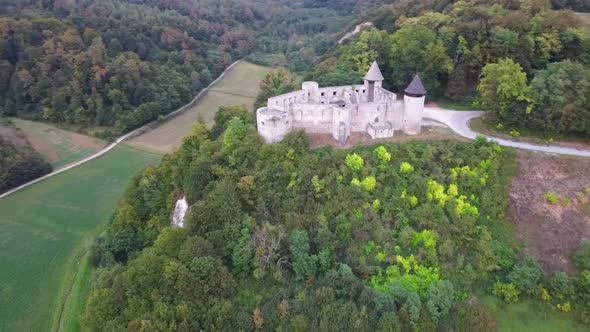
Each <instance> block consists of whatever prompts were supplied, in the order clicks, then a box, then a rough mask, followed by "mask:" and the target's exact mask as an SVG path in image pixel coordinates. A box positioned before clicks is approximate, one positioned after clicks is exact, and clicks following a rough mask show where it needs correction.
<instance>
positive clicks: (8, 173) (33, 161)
mask: <svg viewBox="0 0 590 332" xmlns="http://www.w3.org/2000/svg"><path fill="white" fill-rule="evenodd" d="M49 172H51V165H50V164H49V163H47V162H46V161H45V160H43V157H42V156H41V155H40V154H39V153H37V152H36V151H35V150H34V149H33V148H32V147H31V145H30V143H29V141H28V140H27V139H26V138H25V137H24V135H23V134H22V133H20V132H18V131H17V130H16V129H15V128H14V126H13V125H12V123H11V122H10V120H8V119H5V118H1V117H0V193H3V192H5V191H7V190H8V189H10V188H14V187H17V186H19V185H21V184H23V183H26V182H28V181H31V180H33V179H35V178H38V177H40V176H43V175H45V174H47V173H49Z"/></svg>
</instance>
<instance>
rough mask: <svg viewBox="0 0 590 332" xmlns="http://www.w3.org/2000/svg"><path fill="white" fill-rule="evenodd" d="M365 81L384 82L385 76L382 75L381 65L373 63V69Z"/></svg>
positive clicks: (370, 69)
mask: <svg viewBox="0 0 590 332" xmlns="http://www.w3.org/2000/svg"><path fill="white" fill-rule="evenodd" d="M365 80H367V81H383V74H381V70H380V69H379V65H378V64H377V61H373V64H372V65H371V68H369V71H368V72H367V74H366V75H365Z"/></svg>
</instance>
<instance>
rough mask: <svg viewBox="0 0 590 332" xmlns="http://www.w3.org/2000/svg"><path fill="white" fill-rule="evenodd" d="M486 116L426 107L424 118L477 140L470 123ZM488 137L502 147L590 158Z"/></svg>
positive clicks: (586, 152)
mask: <svg viewBox="0 0 590 332" xmlns="http://www.w3.org/2000/svg"><path fill="white" fill-rule="evenodd" d="M483 114H484V112H482V111H451V110H445V109H441V108H436V107H425V108H424V118H425V119H430V120H434V121H438V122H441V123H443V124H445V125H446V126H447V127H449V128H450V129H451V130H453V131H454V132H455V133H457V134H458V135H460V136H463V137H465V138H469V139H475V137H476V136H477V135H480V134H478V133H477V132H475V131H473V130H472V129H471V128H469V121H470V120H471V119H473V118H477V117H480V116H482V115H483ZM483 136H486V137H487V138H488V139H490V140H492V141H495V142H498V144H500V145H502V146H508V147H513V148H518V149H524V150H530V151H537V152H543V153H549V154H561V155H569V156H579V157H590V151H589V150H578V149H574V148H565V147H560V146H550V145H549V146H548V145H535V144H530V143H524V142H514V141H510V140H507V139H503V138H499V137H494V136H488V135H483Z"/></svg>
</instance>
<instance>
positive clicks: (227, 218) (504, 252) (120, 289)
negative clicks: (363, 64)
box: [82, 107, 590, 331]
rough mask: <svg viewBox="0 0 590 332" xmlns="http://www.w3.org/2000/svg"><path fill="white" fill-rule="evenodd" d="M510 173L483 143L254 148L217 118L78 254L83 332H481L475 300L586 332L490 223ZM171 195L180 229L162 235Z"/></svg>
mask: <svg viewBox="0 0 590 332" xmlns="http://www.w3.org/2000/svg"><path fill="white" fill-rule="evenodd" d="M513 162H514V160H513V156H512V154H511V152H509V151H503V150H502V149H500V147H499V146H498V145H496V144H491V143H489V142H486V141H485V139H477V140H476V141H475V142H474V143H473V144H465V143H458V142H453V141H449V142H438V143H409V144H398V145H384V146H376V147H375V146H374V147H358V148H355V149H354V150H353V151H343V150H332V149H330V148H324V149H319V150H310V149H309V148H308V141H307V137H306V136H305V134H303V133H302V132H298V133H292V134H290V135H288V136H287V137H286V138H285V140H284V141H283V142H282V143H278V144H273V145H266V144H263V142H262V140H261V138H260V137H259V136H258V134H257V132H256V130H255V128H254V119H253V117H252V115H251V113H248V112H245V110H241V109H240V108H235V107H229V108H223V109H221V110H220V111H219V112H218V113H217V116H216V123H215V126H214V127H213V128H212V129H211V131H209V130H207V128H206V127H205V126H204V125H201V124H197V125H196V126H195V127H194V128H193V130H192V132H191V133H190V134H189V135H188V136H187V137H186V138H185V139H184V142H183V145H182V147H181V148H180V149H179V151H178V152H176V153H174V154H173V155H170V156H167V157H166V158H165V159H164V160H163V162H162V163H161V165H160V166H159V167H150V168H146V169H145V170H144V171H143V172H141V173H140V174H138V175H137V176H136V177H135V178H134V179H133V181H132V182H131V184H130V186H129V188H128V189H127V192H126V194H125V196H124V197H123V199H122V201H121V204H120V206H119V209H118V211H117V213H116V214H115V215H114V217H113V219H112V222H111V224H110V225H109V227H108V229H107V232H106V234H105V235H103V236H102V237H101V238H99V239H98V240H97V242H96V243H95V245H94V246H93V248H92V250H91V260H92V263H93V264H94V266H96V267H98V269H97V270H96V271H97V272H96V275H95V277H94V278H93V280H94V283H93V289H92V291H91V293H90V296H89V299H88V302H87V304H86V308H85V312H84V314H83V317H82V322H83V326H84V328H85V329H87V330H89V331H96V330H119V329H130V330H136V329H149V330H180V331H185V330H186V331H193V330H268V331H271V330H273V331H274V330H277V329H279V330H289V331H309V330H326V331H332V330H333V331H343V330H351V329H354V330H359V331H375V330H381V331H396V330H408V331H409V330H422V331H432V330H436V329H440V330H465V331H476V330H477V331H480V330H481V331H494V330H496V329H497V327H498V325H497V322H496V320H495V318H494V317H493V316H492V315H491V314H490V313H489V312H487V311H486V310H485V308H484V307H483V306H482V305H481V304H480V303H479V301H478V300H477V295H476V294H480V293H481V292H482V291H483V292H492V291H493V292H494V293H495V294H497V295H498V296H500V297H502V298H504V299H506V300H507V301H518V298H519V296H520V297H525V296H526V297H530V298H538V297H537V296H540V294H545V297H544V299H545V301H547V302H548V303H550V304H552V305H556V304H559V305H560V308H561V307H563V306H565V307H563V308H567V310H569V311H572V312H575V314H576V316H577V317H579V318H581V319H583V320H585V321H586V322H588V317H590V316H588V315H589V312H590V311H589V308H590V302H588V299H589V298H590V283H589V282H590V279H587V278H586V279H585V277H584V278H579V279H577V278H573V277H569V276H567V275H563V274H559V275H558V276H557V277H555V278H554V279H547V278H545V277H544V276H543V275H542V273H541V270H540V269H539V268H538V266H537V265H536V263H535V262H534V261H532V260H529V259H522V258H519V257H520V255H519V251H518V249H517V246H516V244H515V243H514V242H513V240H511V239H512V236H511V233H510V230H508V229H507V228H506V227H507V226H505V224H504V221H503V218H504V211H505V210H506V186H507V185H508V183H509V178H508V174H507V173H506V172H507V169H510V167H507V164H510V163H513ZM182 196H186V198H187V200H188V202H189V205H190V208H189V212H188V213H187V216H186V218H185V221H184V224H185V228H175V227H170V226H169V225H170V219H171V213H172V209H173V205H174V202H175V200H176V199H178V198H180V197H182ZM584 257H585V256H584ZM584 257H580V260H581V261H583V260H584V259H585V258H584ZM581 268H584V267H583V266H581ZM588 275H590V272H588V271H587V272H584V276H588ZM494 284H495V285H496V286H493V285H494ZM572 294H575V296H572ZM565 303H568V304H567V305H566V304H565ZM559 310H562V309H559ZM563 311H566V309H563Z"/></svg>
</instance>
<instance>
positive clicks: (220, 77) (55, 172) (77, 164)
mask: <svg viewBox="0 0 590 332" xmlns="http://www.w3.org/2000/svg"><path fill="white" fill-rule="evenodd" d="M241 61H242V59H240V60H238V61H236V62H234V63H232V64H231V65H229V66H228V67H227V68H225V70H224V71H223V72H222V73H221V75H219V76H218V77H217V78H216V79H215V80H214V81H213V82H211V83H209V85H207V87H205V88H204V89H203V90H201V91H200V92H199V93H198V94H197V95H196V96H195V97H194V98H193V99H192V100H191V101H190V102H189V103H188V104H186V105H184V106H182V107H180V108H179V109H177V110H175V111H174V112H171V113H168V114H167V115H166V116H165V118H169V117H173V116H175V115H178V113H181V112H183V111H185V110H186V109H187V108H189V107H191V106H193V104H194V103H195V102H196V101H197V100H199V98H201V96H203V94H204V93H205V92H207V91H208V90H209V88H210V87H212V86H213V85H214V84H215V83H217V82H218V81H219V80H220V79H222V78H223V76H225V74H227V72H228V71H229V70H230V69H231V68H233V67H234V66H235V65H237V64H238V63H240V62H241ZM158 121H159V120H156V121H152V122H150V123H148V124H146V125H144V126H142V127H139V128H137V129H135V130H133V131H131V132H128V133H127V134H125V135H123V136H121V137H119V138H117V140H115V141H114V142H112V143H110V144H109V145H107V146H106V147H105V148H104V149H102V150H100V151H98V152H96V153H95V154H93V155H91V156H88V157H86V158H84V159H82V160H78V161H75V162H73V163H71V164H69V165H67V166H64V167H62V168H60V169H57V170H55V171H53V172H51V173H49V174H45V175H43V176H42V177H40V178H36V179H34V180H32V181H29V182H27V183H25V184H22V185H20V186H18V187H16V188H13V189H11V190H9V191H7V192H5V193H3V194H0V199H2V198H4V197H7V196H9V195H11V194H14V193H15V192H17V191H19V190H21V189H24V188H26V187H28V186H30V185H33V184H35V183H37V182H41V181H43V180H45V179H47V178H50V177H52V176H55V175H57V174H60V173H63V172H66V171H69V170H70V169H72V168H74V167H78V166H80V165H82V164H85V163H87V162H89V161H91V160H93V159H96V158H98V157H100V156H102V155H104V154H105V153H107V152H109V151H111V150H112V149H113V148H115V147H116V146H117V145H119V144H120V143H121V142H123V141H124V140H126V139H128V138H129V137H133V136H135V135H138V134H140V133H142V132H144V131H145V130H147V129H149V128H151V126H153V125H154V124H156V123H157V122H158Z"/></svg>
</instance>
